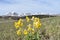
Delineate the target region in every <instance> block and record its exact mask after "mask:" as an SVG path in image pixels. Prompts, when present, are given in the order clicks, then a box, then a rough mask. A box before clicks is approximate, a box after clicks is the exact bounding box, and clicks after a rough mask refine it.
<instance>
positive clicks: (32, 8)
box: [0, 0, 60, 15]
mask: <svg viewBox="0 0 60 40" xmlns="http://www.w3.org/2000/svg"><path fill="white" fill-rule="evenodd" d="M8 12H17V13H19V14H21V13H37V12H43V13H50V14H52V13H60V0H0V15H4V14H7V13H8Z"/></svg>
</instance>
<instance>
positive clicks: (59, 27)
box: [0, 17, 60, 40]
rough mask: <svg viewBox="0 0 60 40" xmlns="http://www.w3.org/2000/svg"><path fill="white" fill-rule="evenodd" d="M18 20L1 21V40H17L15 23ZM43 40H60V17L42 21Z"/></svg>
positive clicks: (41, 32)
mask: <svg viewBox="0 0 60 40" xmlns="http://www.w3.org/2000/svg"><path fill="white" fill-rule="evenodd" d="M15 21H16V20H11V19H10V20H4V19H0V40H17V39H18V36H17V35H16V32H15V31H16V29H15V27H14V22H15ZM41 23H42V26H41V28H40V34H41V40H60V17H49V18H42V19H41Z"/></svg>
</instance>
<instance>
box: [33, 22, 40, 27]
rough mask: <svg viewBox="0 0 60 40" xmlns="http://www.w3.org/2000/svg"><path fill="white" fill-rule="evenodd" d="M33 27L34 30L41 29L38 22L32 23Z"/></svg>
mask: <svg viewBox="0 0 60 40" xmlns="http://www.w3.org/2000/svg"><path fill="white" fill-rule="evenodd" d="M33 26H34V27H35V28H40V27H41V23H40V22H33Z"/></svg>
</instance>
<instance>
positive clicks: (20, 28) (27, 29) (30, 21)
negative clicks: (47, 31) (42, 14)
mask: <svg viewBox="0 0 60 40" xmlns="http://www.w3.org/2000/svg"><path fill="white" fill-rule="evenodd" d="M26 23H27V24H26ZM14 25H15V28H16V29H17V35H19V36H22V35H23V36H26V35H34V34H35V33H36V30H38V29H39V28H40V27H41V22H40V19H39V18H37V17H34V16H33V17H32V18H29V17H28V16H26V20H24V19H19V20H18V21H16V22H15V23H14Z"/></svg>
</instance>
